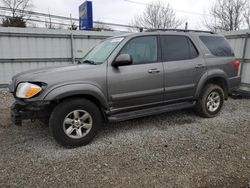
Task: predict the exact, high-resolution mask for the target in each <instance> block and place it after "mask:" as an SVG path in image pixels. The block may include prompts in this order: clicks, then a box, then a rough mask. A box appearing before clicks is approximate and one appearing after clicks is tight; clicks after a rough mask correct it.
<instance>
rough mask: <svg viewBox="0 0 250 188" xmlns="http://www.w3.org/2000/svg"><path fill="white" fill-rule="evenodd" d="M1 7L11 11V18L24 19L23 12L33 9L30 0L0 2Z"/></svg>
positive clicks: (2, 0) (3, 0) (5, 0)
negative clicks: (0, 3)
mask: <svg viewBox="0 0 250 188" xmlns="http://www.w3.org/2000/svg"><path fill="white" fill-rule="evenodd" d="M1 2H2V3H3V5H4V6H5V7H7V8H9V9H11V15H12V17H13V18H14V17H22V18H23V17H25V16H26V13H25V11H27V10H30V9H31V8H32V7H33V4H32V1H31V0H1Z"/></svg>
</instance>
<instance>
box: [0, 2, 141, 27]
mask: <svg viewBox="0 0 250 188" xmlns="http://www.w3.org/2000/svg"><path fill="white" fill-rule="evenodd" d="M0 10H4V11H7V12H11V11H12V9H10V8H7V7H1V6H0ZM17 12H19V13H25V14H27V15H31V16H42V17H45V18H49V19H50V18H54V19H60V20H67V21H71V20H72V21H75V22H79V19H78V18H70V17H66V16H58V15H53V14H45V13H41V12H34V11H26V10H19V9H17ZM28 20H30V21H37V22H43V21H41V20H40V21H38V20H35V19H28ZM93 23H94V24H103V25H108V26H114V27H125V28H134V29H139V28H141V27H139V26H131V25H126V24H119V23H110V22H101V21H93ZM57 24H60V23H57ZM61 25H65V24H63V23H62V24H61ZM144 29H146V28H144Z"/></svg>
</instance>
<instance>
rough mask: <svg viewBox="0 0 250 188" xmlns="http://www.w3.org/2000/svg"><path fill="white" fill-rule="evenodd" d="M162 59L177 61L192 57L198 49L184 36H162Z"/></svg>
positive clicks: (195, 55) (196, 54) (196, 53)
mask: <svg viewBox="0 0 250 188" xmlns="http://www.w3.org/2000/svg"><path fill="white" fill-rule="evenodd" d="M161 42H162V57H163V61H179V60H187V59H193V58H195V57H197V56H198V51H197V49H196V48H195V46H194V44H193V43H192V41H191V40H190V39H189V38H188V37H185V36H171V35H169V36H162V40H161Z"/></svg>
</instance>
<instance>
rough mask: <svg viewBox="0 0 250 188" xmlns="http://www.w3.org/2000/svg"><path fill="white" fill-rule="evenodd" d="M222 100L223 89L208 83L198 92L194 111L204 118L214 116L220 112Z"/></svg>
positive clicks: (223, 97)
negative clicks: (198, 95)
mask: <svg viewBox="0 0 250 188" xmlns="http://www.w3.org/2000/svg"><path fill="white" fill-rule="evenodd" d="M211 98H212V99H211ZM224 100H225V94H224V91H223V89H222V88H221V87H220V86H219V85H215V84H208V85H206V86H205V88H204V89H203V90H202V93H201V94H200V97H199V99H198V101H197V104H196V112H197V113H198V114H199V115H200V116H202V117H205V118H212V117H215V116H217V115H218V114H219V113H220V111H221V108H222V106H223V103H224Z"/></svg>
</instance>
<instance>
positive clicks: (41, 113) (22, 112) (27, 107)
mask: <svg viewBox="0 0 250 188" xmlns="http://www.w3.org/2000/svg"><path fill="white" fill-rule="evenodd" d="M50 113H51V104H50V102H47V101H38V102H24V101H16V102H14V103H13V105H12V106H11V120H12V122H13V123H14V124H15V125H17V126H21V125H22V121H23V120H27V119H31V120H34V119H45V118H48V117H49V115H50Z"/></svg>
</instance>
